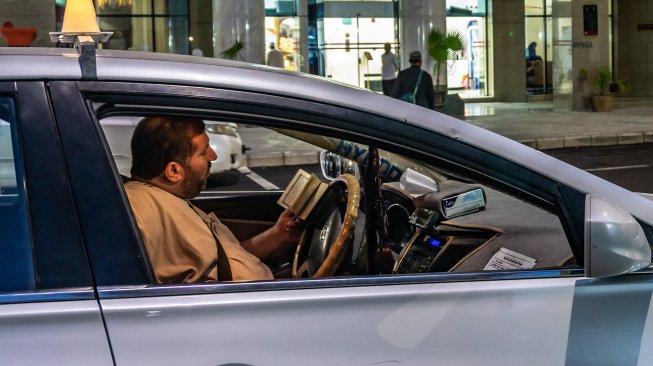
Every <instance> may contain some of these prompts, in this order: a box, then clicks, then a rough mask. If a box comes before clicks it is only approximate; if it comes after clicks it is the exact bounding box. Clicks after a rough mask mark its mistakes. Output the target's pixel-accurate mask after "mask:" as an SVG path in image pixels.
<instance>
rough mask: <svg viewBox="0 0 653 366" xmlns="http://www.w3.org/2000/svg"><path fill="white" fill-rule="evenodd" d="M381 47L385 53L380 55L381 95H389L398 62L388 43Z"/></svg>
mask: <svg viewBox="0 0 653 366" xmlns="http://www.w3.org/2000/svg"><path fill="white" fill-rule="evenodd" d="M383 49H384V50H385V53H384V54H383V55H381V84H382V86H383V95H388V96H389V95H390V93H392V87H393V85H394V83H395V80H396V79H397V71H399V63H398V62H397V55H395V54H394V53H392V51H391V46H390V43H388V42H386V43H385V44H384V45H383Z"/></svg>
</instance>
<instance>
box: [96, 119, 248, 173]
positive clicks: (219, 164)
mask: <svg viewBox="0 0 653 366" xmlns="http://www.w3.org/2000/svg"><path fill="white" fill-rule="evenodd" d="M140 120H141V118H140V117H128V116H125V117H122V116H121V117H107V118H104V119H102V120H101V121H100V125H101V126H102V130H103V131H104V134H105V136H106V138H107V142H108V143H109V148H111V152H112V155H113V159H114V160H115V162H116V166H117V167H118V172H120V174H122V175H125V176H130V173H129V170H130V169H131V163H132V157H131V147H130V141H131V136H132V134H133V132H134V128H135V127H136V125H137V124H138V121H140ZM204 124H205V125H206V134H207V135H208V136H209V144H210V145H211V148H212V149H213V151H215V153H216V154H217V155H218V158H217V159H216V160H214V161H212V162H211V173H212V174H215V173H220V172H224V171H227V170H230V169H238V168H239V167H240V166H241V164H242V162H243V155H244V154H243V151H244V149H243V142H242V140H241V139H240V136H239V135H238V132H237V130H236V129H237V125H236V124H235V123H228V122H216V121H204Z"/></svg>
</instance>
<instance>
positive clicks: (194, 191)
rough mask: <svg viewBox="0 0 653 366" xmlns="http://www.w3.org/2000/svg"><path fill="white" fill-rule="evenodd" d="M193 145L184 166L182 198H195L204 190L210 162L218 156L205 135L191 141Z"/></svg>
mask: <svg viewBox="0 0 653 366" xmlns="http://www.w3.org/2000/svg"><path fill="white" fill-rule="evenodd" d="M191 142H192V144H193V149H194V152H193V155H191V157H190V158H189V159H188V163H187V164H185V165H184V170H185V172H186V175H185V176H184V180H183V181H182V185H181V194H182V196H183V197H184V198H187V199H189V198H194V197H197V196H198V195H199V194H200V192H201V191H202V190H203V189H204V188H206V179H207V178H208V177H209V174H210V170H211V161H213V160H215V159H217V158H218V155H217V154H216V153H215V151H213V149H212V148H211V146H210V145H209V137H208V136H207V135H206V133H203V134H201V135H197V136H195V137H194V138H193V139H192V140H191Z"/></svg>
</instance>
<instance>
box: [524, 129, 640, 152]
mask: <svg viewBox="0 0 653 366" xmlns="http://www.w3.org/2000/svg"><path fill="white" fill-rule="evenodd" d="M517 141H518V142H520V143H522V144H524V145H526V146H528V147H532V148H534V149H537V150H550V149H563V148H572V147H590V146H613V145H633V144H643V143H653V131H645V132H624V133H604V134H593V135H578V136H566V137H539V138H527V139H520V140H517Z"/></svg>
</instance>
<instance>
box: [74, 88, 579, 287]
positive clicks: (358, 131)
mask: <svg viewBox="0 0 653 366" xmlns="http://www.w3.org/2000/svg"><path fill="white" fill-rule="evenodd" d="M76 83H77V86H78V88H79V91H80V92H81V94H82V95H83V97H84V99H85V102H86V104H87V106H88V108H93V111H90V113H97V114H98V116H97V117H98V118H104V117H108V116H113V115H129V114H139V115H147V114H161V113H168V114H175V113H178V114H193V115H194V116H197V117H202V118H206V119H211V118H214V119H215V118H218V117H225V116H228V117H229V118H230V119H231V120H233V121H234V122H242V121H245V120H248V121H250V122H249V123H251V119H250V118H251V115H252V114H257V113H258V114H259V115H258V116H257V117H259V118H258V119H257V123H259V124H260V125H261V126H264V127H266V126H267V127H269V126H272V125H274V126H277V127H286V128H292V129H295V130H299V131H302V130H303V131H305V132H311V133H318V134H319V133H323V134H325V135H333V134H335V133H344V134H346V135H348V136H351V137H356V138H357V141H360V142H361V143H367V144H369V145H370V146H378V147H379V148H383V149H386V150H388V149H389V150H392V151H394V152H397V153H400V154H403V155H405V156H409V157H414V158H416V159H425V158H431V159H436V160H438V163H444V164H445V165H446V164H447V163H451V161H447V159H453V158H456V159H453V160H452V161H456V160H460V158H459V157H457V156H456V155H457V154H460V152H461V150H468V149H475V150H477V151H478V152H482V155H483V157H486V158H487V157H488V156H491V160H492V161H493V162H494V164H488V161H487V160H483V159H482V158H477V159H476V161H470V163H472V165H473V167H472V168H469V167H468V168H466V169H465V170H466V172H467V173H470V174H467V175H468V176H470V178H480V179H479V181H481V182H483V183H484V184H487V182H488V181H490V182H493V183H496V182H502V183H503V185H504V186H506V187H512V189H520V190H528V191H530V192H531V195H534V194H533V193H532V192H533V191H534V190H536V189H539V190H540V191H538V192H537V193H541V192H546V194H542V196H545V197H546V199H543V198H542V197H540V199H539V200H536V203H539V206H544V207H546V208H548V210H549V211H552V212H553V213H554V214H556V215H557V216H558V218H559V220H560V223H561V225H562V227H563V230H565V232H566V234H567V238H568V241H569V244H570V246H571V249H572V251H574V254H575V255H578V252H577V251H576V250H577V249H578V247H579V246H580V247H582V240H580V243H578V242H576V243H575V244H576V245H574V244H573V243H572V240H576V239H574V236H576V237H577V238H578V236H577V235H570V234H569V233H568V232H567V231H572V232H573V231H575V230H572V229H571V228H569V226H570V225H569V224H568V223H569V217H571V216H577V215H578V212H576V211H574V210H573V209H568V208H567V207H566V203H565V200H566V199H576V198H578V197H581V196H582V195H581V194H579V192H576V191H575V190H573V189H567V191H568V192H567V193H568V195H567V196H563V193H561V192H560V185H559V183H557V182H555V181H553V180H551V179H549V178H546V177H543V176H541V175H539V174H537V173H534V172H532V171H530V170H528V169H527V168H525V167H520V166H518V165H517V164H515V163H512V162H510V161H507V160H505V159H503V158H500V157H496V156H493V155H491V154H490V153H488V152H485V151H482V150H479V149H477V148H475V147H471V146H469V145H466V144H464V143H462V142H460V141H456V140H453V139H451V138H448V137H446V136H442V135H438V134H436V133H434V132H432V131H429V133H430V134H431V137H436V138H437V139H438V140H439V141H436V142H435V143H434V142H432V141H430V143H429V144H425V143H423V144H422V146H418V148H417V149H407V148H405V147H402V146H400V144H402V143H404V142H408V141H413V140H414V138H415V136H416V135H417V134H418V133H423V132H424V130H423V129H421V128H419V127H417V126H412V125H407V124H405V123H404V124H402V123H401V121H393V120H390V119H388V118H387V117H384V116H379V115H374V114H370V113H368V112H362V111H358V110H352V109H350V108H345V107H342V106H336V105H330V104H326V103H320V102H316V101H312V100H307V99H296V98H288V97H283V96H278V95H271V94H263V93H260V92H251V91H246V90H233V89H224V88H211V87H206V86H191V85H170V84H155V83H133V82H112V81H108V82H99V81H82V82H76ZM148 105H149V106H150V107H147V106H148ZM307 111H310V113H309V112H307ZM239 115H240V118H241V119H242V120H239ZM261 116H266V117H262V118H261ZM324 119H329V120H330V122H331V123H330V126H329V127H325V126H324V125H321V124H320V121H323V120H324ZM360 121H364V122H365V123H363V124H356V125H355V127H354V128H352V125H351V124H352V123H355V122H360ZM379 126H381V127H379ZM407 129H408V130H410V131H411V133H412V135H411V134H408V135H407V134H405V133H399V141H398V142H397V143H396V144H391V143H388V142H387V141H385V142H384V141H383V140H384V137H390V136H394V137H397V133H398V132H401V131H405V130H407ZM400 130H401V131H400ZM378 131H382V132H381V133H378ZM372 132H376V134H378V136H376V138H371V137H370V136H374V135H375V133H372ZM438 143H440V144H438ZM443 145H446V146H443ZM443 147H446V149H445V148H443ZM419 149H421V151H417V150H419ZM438 154H442V155H444V157H443V156H439V155H438ZM106 155H107V156H108V157H110V156H111V152H110V151H107V152H106ZM472 155H473V156H477V154H472ZM433 165H438V164H433ZM488 165H490V166H495V167H497V166H498V167H504V169H503V171H507V172H512V173H513V174H514V175H515V176H517V177H516V178H515V177H510V179H505V180H503V181H502V180H499V179H498V178H497V177H496V176H493V175H492V174H489V172H491V170H490V168H488ZM506 165H508V166H513V167H516V169H507V168H505V166H506ZM451 166H453V167H455V168H459V166H458V165H457V164H453V165H451ZM515 170H517V172H515ZM475 171H476V172H477V173H478V174H474V172H475ZM525 173H526V174H525ZM520 174H521V175H522V176H523V175H524V174H525V175H527V176H528V177H529V180H527V181H520V180H516V179H518V178H519V177H518V176H519V175H520ZM475 175H476V176H475ZM506 181H508V182H510V181H512V182H515V181H516V182H518V183H519V187H513V186H510V185H508V183H507V182H506ZM496 185H497V184H494V186H496ZM499 186H501V184H499ZM504 188H505V187H504ZM583 199H584V196H583ZM531 203H532V202H531ZM125 204H127V205H128V202H127V201H126V200H125ZM567 211H568V212H567ZM566 212H567V214H565V213H566ZM582 214H583V213H582V212H581V217H582ZM581 230H582V229H581ZM576 231H577V230H576ZM580 238H582V233H581V235H580ZM579 244H580V245H579ZM574 247H576V248H574ZM575 249H576V250H575ZM580 255H582V252H580ZM580 263H582V261H581V262H580ZM582 273H583V270H582V268H579V269H559V268H557V269H552V270H535V271H533V270H530V272H526V273H524V272H522V271H515V272H510V273H496V272H493V273H489V272H488V273H485V272H484V273H479V274H456V275H452V274H450V273H444V274H443V273H434V274H424V275H402V276H398V275H391V276H363V277H361V278H359V277H356V278H353V279H352V278H350V279H348V280H347V281H349V282H347V281H345V282H347V283H353V282H351V281H354V282H355V283H356V284H358V285H363V284H366V285H374V284H378V282H379V279H382V280H380V281H382V282H383V283H384V284H391V283H393V282H394V281H396V283H405V282H411V281H415V280H416V279H419V281H427V282H433V281H435V282H440V281H443V280H446V281H451V280H456V281H457V280H462V279H473V280H476V279H478V278H483V277H487V278H499V277H500V278H525V277H528V278H530V277H534V278H536V277H540V276H544V277H550V276H555V277H557V276H566V275H572V276H580V275H582ZM368 277H373V278H368ZM386 277H387V278H386ZM400 278H401V279H400ZM427 279H428V280H427ZM294 281H299V282H301V283H306V284H309V286H313V287H314V286H316V284H317V282H314V281H308V282H306V281H305V280H293V281H292V282H294ZM319 281H325V280H319ZM319 281H318V282H319ZM333 281H335V282H333ZM326 282H327V283H330V284H331V285H328V284H326V285H324V286H332V285H333V284H338V285H340V283H342V281H339V280H338V279H329V280H326ZM271 283H272V282H271ZM273 283H276V284H277V285H274V286H275V288H277V287H276V286H279V284H278V282H276V281H275V282H273ZM250 285H253V284H252V283H250V284H243V285H242V286H240V285H239V286H234V284H213V285H201V287H202V288H205V287H204V286H209V287H210V288H211V289H213V290H215V291H218V289H219V288H222V287H221V286H227V287H228V288H230V289H232V290H236V291H242V290H243V288H249V286H250ZM176 286H177V285H175V286H173V287H174V288H176ZM216 286H217V287H216ZM260 286H263V287H264V288H265V287H266V286H267V285H264V283H258V285H256V286H255V287H256V288H259V287H260ZM283 286H284V287H285V281H284V285H283ZM288 286H290V287H293V286H299V287H301V286H304V285H302V284H292V285H288ZM320 286H322V285H320ZM148 287H149V288H153V289H154V288H159V289H160V290H161V291H164V290H163V289H169V287H166V286H162V285H155V286H148ZM139 288H140V287H138V286H137V287H136V289H133V288H132V290H138V289H139ZM193 288H194V286H181V287H180V289H183V290H174V291H173V290H168V291H173V292H175V291H181V292H183V293H185V292H187V291H191V290H192V289H193ZM225 289H226V288H225ZM114 290H115V289H114ZM153 291H154V292H156V290H153ZM113 293H120V290H116V291H114V292H113ZM123 295H124V294H123Z"/></svg>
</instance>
